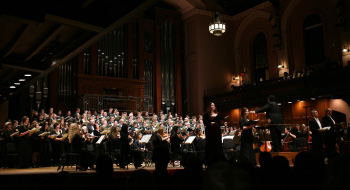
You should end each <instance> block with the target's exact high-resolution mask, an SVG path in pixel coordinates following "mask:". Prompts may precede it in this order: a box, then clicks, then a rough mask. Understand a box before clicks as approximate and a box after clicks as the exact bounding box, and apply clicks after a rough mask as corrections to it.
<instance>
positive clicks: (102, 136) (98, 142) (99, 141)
mask: <svg viewBox="0 0 350 190" xmlns="http://www.w3.org/2000/svg"><path fill="white" fill-rule="evenodd" d="M105 136H106V135H101V136H100V138H99V139H98V140H97V142H96V144H101V142H102V140H103V139H104V138H105Z"/></svg>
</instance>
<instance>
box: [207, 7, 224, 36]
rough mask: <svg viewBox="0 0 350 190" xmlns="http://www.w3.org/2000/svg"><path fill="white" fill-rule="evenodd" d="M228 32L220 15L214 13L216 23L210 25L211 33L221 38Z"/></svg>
mask: <svg viewBox="0 0 350 190" xmlns="http://www.w3.org/2000/svg"><path fill="white" fill-rule="evenodd" d="M225 31H226V24H225V23H223V22H221V21H220V18H219V13H218V12H215V13H214V22H213V23H210V25H209V32H210V33H211V34H213V35H215V36H221V35H222V34H223V33H225Z"/></svg>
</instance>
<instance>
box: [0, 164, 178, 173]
mask: <svg viewBox="0 0 350 190" xmlns="http://www.w3.org/2000/svg"><path fill="white" fill-rule="evenodd" d="M113 168H114V172H132V171H134V170H136V169H135V167H134V166H133V165H129V166H128V168H125V169H123V168H119V167H117V166H116V165H114V166H113ZM142 169H145V170H149V171H154V169H155V168H154V164H153V165H152V166H144V167H142ZM178 169H183V167H182V166H175V167H174V166H172V165H170V164H169V166H168V170H178ZM61 170H62V169H61ZM61 170H59V171H57V167H40V168H26V169H17V168H0V176H1V175H31V174H55V173H58V172H60V171H61ZM63 171H66V172H69V173H96V172H95V170H86V171H76V168H75V166H72V167H71V166H68V167H65V168H64V170H63Z"/></svg>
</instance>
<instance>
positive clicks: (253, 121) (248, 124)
mask: <svg viewBox="0 0 350 190" xmlns="http://www.w3.org/2000/svg"><path fill="white" fill-rule="evenodd" d="M258 122H259V120H258V119H257V120H249V121H248V122H247V123H246V124H245V126H250V125H256V124H257V123H258Z"/></svg>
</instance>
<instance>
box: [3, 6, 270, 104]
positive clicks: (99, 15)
mask: <svg viewBox="0 0 350 190" xmlns="http://www.w3.org/2000/svg"><path fill="white" fill-rule="evenodd" d="M163 2H166V3H167V4H170V5H172V6H173V7H175V8H177V9H178V10H180V8H181V7H176V6H174V4H178V5H180V4H181V2H182V3H184V2H185V3H186V6H187V7H190V8H191V7H193V8H195V7H197V8H203V9H205V3H207V4H208V5H209V2H211V3H212V2H216V3H219V4H220V5H221V7H222V8H224V9H225V10H227V12H228V14H230V15H234V14H237V13H239V12H242V11H244V10H246V9H248V8H250V7H253V6H255V5H257V4H259V3H262V2H264V0H234V1H233V0H176V1H174V0H164V1H163ZM163 2H161V0H132V1H120V0H35V1H29V0H11V1H1V2H0V81H1V82H0V101H3V100H5V99H8V96H9V95H12V94H16V93H19V92H21V91H22V90H24V89H26V88H27V87H28V86H29V85H30V84H32V83H34V82H35V81H37V80H38V79H40V78H41V77H43V76H46V75H47V74H49V73H50V72H51V71H53V69H54V68H57V66H58V65H59V64H61V63H62V62H63V61H57V60H67V59H68V56H69V55H71V54H72V52H77V50H78V49H80V50H81V49H82V48H84V47H85V46H87V45H86V44H87V42H89V41H90V42H91V41H92V40H95V41H97V40H98V39H99V38H101V37H102V36H103V35H104V34H107V32H108V31H110V30H111V29H110V28H111V26H113V25H116V24H118V21H120V20H122V19H123V18H124V20H125V19H127V18H131V17H132V16H135V15H136V14H139V13H140V12H141V11H144V10H146V9H148V8H150V7H151V6H154V5H155V4H157V3H158V4H162V3H163ZM169 2H172V3H169ZM163 4H164V3H163ZM181 6H183V5H181ZM207 9H209V6H207ZM132 14H134V15H132ZM85 48H87V47H85ZM57 62H59V64H57ZM55 63H56V64H55ZM25 74H30V75H31V76H29V77H25V76H24V75H25ZM20 79H24V80H25V81H19V80H20ZM10 86H14V87H16V88H10Z"/></svg>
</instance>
